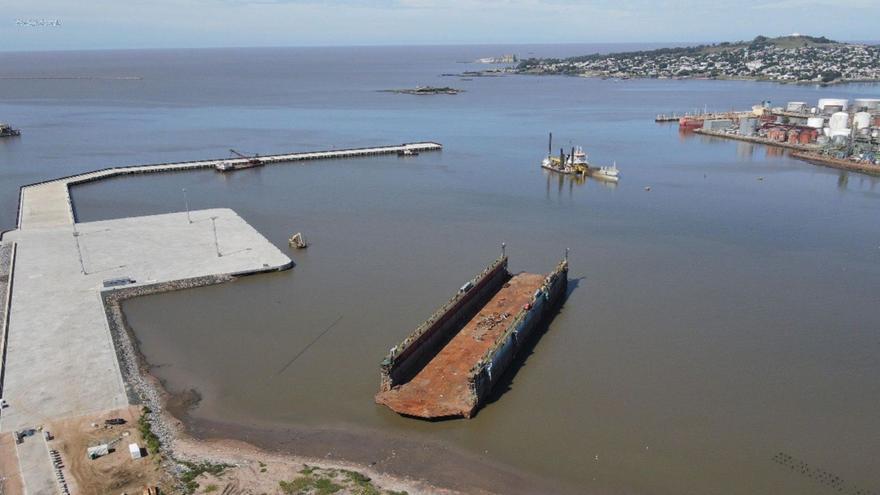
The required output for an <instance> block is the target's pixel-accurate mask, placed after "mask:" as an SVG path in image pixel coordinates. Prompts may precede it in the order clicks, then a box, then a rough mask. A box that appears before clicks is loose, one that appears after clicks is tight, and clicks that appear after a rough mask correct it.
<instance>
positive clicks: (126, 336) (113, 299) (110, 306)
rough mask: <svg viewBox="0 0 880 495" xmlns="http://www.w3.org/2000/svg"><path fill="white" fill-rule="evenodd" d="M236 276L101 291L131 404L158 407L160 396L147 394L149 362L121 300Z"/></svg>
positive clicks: (211, 282) (201, 285)
mask: <svg viewBox="0 0 880 495" xmlns="http://www.w3.org/2000/svg"><path fill="white" fill-rule="evenodd" d="M234 278H235V277H234V276H232V275H207V276H203V277H194V278H188V279H183V280H173V281H169V282H160V283H155V284H144V285H135V286H130V287H121V288H118V289H107V290H102V291H101V302H102V303H103V306H104V315H105V316H106V317H107V325H108V326H109V328H110V336H111V338H112V339H113V347H114V349H115V350H116V358H117V360H118V361H119V371H120V372H121V373H122V381H123V383H124V384H125V393H126V396H127V397H128V401H129V403H130V404H143V403H151V404H150V408H151V409H153V410H156V409H155V406H156V405H157V404H158V403H159V400H158V397H155V398H153V399H154V400H149V399H150V398H148V397H146V396H145V392H147V391H151V387H149V386H147V385H146V384H145V383H143V376H142V373H145V372H146V371H147V370H146V369H143V367H144V366H146V362H145V361H144V360H143V357H142V356H141V355H140V353H139V352H138V349H137V346H136V345H135V342H137V338H136V337H135V336H134V334H133V333H132V332H131V329H130V328H129V326H128V322H127V321H126V319H125V313H124V312H123V311H122V302H123V301H125V300H126V299H131V298H134V297H140V296H148V295H151V294H159V293H162V292H170V291H175V290H184V289H192V288H195V287H204V286H207V285H214V284H221V283H224V282H229V281H231V280H233V279H234Z"/></svg>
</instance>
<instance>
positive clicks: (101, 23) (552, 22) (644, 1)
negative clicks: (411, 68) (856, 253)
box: [0, 0, 880, 51]
mask: <svg viewBox="0 0 880 495" xmlns="http://www.w3.org/2000/svg"><path fill="white" fill-rule="evenodd" d="M877 19H880V0H772V1H771V0H732V1H712V0H680V1H668V0H653V1H652V0H593V1H579V0H325V1H320V0H0V39H2V40H3V42H2V43H0V50H6V51H10V50H11V51H27V50H65V49H119V48H190V47H192V48H195V47H225V46H336V45H343V46H344V45H423V44H429V45H443V44H482V43H485V44H517V43H598V42H609V43H621V42H672V41H675V42H684V41H693V42H707V41H735V40H741V39H751V38H754V37H755V36H756V35H759V34H763V35H768V36H776V35H782V34H790V33H794V32H798V33H802V34H811V35H816V36H827V37H829V38H833V39H837V40H843V41H851V40H876V39H878V38H880V33H878V32H877ZM41 20H46V21H53V20H58V21H60V26H39V25H37V26H30V25H19V23H18V22H17V21H41Z"/></svg>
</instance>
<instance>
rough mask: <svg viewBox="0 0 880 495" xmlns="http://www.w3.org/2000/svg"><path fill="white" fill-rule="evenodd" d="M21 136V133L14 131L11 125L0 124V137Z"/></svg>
mask: <svg viewBox="0 0 880 495" xmlns="http://www.w3.org/2000/svg"><path fill="white" fill-rule="evenodd" d="M11 136H21V131H20V130H18V129H13V128H12V126H10V125H9V124H4V123H0V137H11Z"/></svg>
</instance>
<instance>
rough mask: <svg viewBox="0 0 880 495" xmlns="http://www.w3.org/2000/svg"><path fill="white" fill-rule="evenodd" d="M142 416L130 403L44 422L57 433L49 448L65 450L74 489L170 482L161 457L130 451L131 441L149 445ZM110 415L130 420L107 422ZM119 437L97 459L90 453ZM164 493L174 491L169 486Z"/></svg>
mask: <svg viewBox="0 0 880 495" xmlns="http://www.w3.org/2000/svg"><path fill="white" fill-rule="evenodd" d="M139 417H140V408H139V407H137V406H130V407H128V408H125V409H118V410H116V411H110V412H105V413H102V414H99V415H91V416H83V417H78V418H68V419H62V420H58V421H55V422H52V423H48V424H46V425H44V428H45V429H47V430H49V431H50V432H51V433H52V435H54V437H55V439H54V440H51V441H50V442H48V443H49V448H50V449H55V450H58V451H59V452H60V453H61V458H62V461H63V463H64V466H65V476H66V477H67V479H68V485H69V486H70V487H71V493H75V494H93V493H94V494H99V493H100V494H108V495H109V494H114V495H119V494H122V493H128V494H140V493H142V491H143V490H144V488H145V487H147V486H150V487H156V486H159V487H162V488H167V487H168V486H170V485H169V480H168V478H167V475H165V473H164V472H163V470H162V469H161V467H160V466H159V462H158V459H157V458H155V457H154V456H151V455H147V456H146V457H143V458H141V459H132V458H131V455H130V454H129V451H128V445H129V444H131V443H137V444H138V445H139V446H140V447H142V448H145V444H144V440H143V438H141V435H140V433H139V431H138V426H137V424H138V418H139ZM109 418H123V419H124V420H125V421H126V423H125V424H124V425H118V426H107V425H105V424H104V420H105V419H109ZM117 439H118V441H117V443H115V444H114V445H113V446H112V447H111V449H112V451H111V452H110V453H109V454H108V455H106V456H103V457H100V458H98V459H95V460H90V459H89V458H88V456H87V455H86V449H87V448H88V447H92V446H95V445H99V444H102V443H108V442H112V441H114V440H117ZM163 493H172V491H170V490H167V489H166V490H163Z"/></svg>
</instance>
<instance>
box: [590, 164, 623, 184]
mask: <svg viewBox="0 0 880 495" xmlns="http://www.w3.org/2000/svg"><path fill="white" fill-rule="evenodd" d="M592 176H593V177H595V178H597V179H602V180H610V181H615V182H616V181H617V180H618V179H619V178H620V171H619V170H617V162H614V164H613V165H611V166H610V167H608V166H602V167H599V168H598V169H593V173H592Z"/></svg>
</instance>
